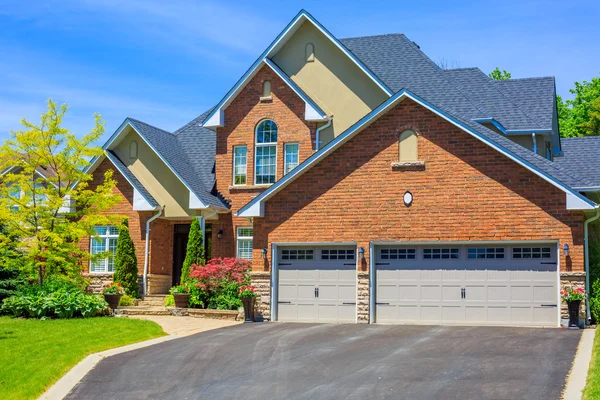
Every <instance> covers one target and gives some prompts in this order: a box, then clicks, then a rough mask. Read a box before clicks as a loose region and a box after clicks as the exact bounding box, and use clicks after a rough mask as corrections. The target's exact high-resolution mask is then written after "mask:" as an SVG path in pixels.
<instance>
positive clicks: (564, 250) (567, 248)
mask: <svg viewBox="0 0 600 400" xmlns="http://www.w3.org/2000/svg"><path fill="white" fill-rule="evenodd" d="M563 255H564V256H565V257H569V245H568V244H567V243H565V245H564V246H563Z"/></svg>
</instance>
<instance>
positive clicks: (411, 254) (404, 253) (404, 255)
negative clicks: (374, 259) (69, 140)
mask: <svg viewBox="0 0 600 400" xmlns="http://www.w3.org/2000/svg"><path fill="white" fill-rule="evenodd" d="M416 257H417V250H416V249H381V250H380V251H379V258H381V259H382V260H414V259H415V258H416Z"/></svg>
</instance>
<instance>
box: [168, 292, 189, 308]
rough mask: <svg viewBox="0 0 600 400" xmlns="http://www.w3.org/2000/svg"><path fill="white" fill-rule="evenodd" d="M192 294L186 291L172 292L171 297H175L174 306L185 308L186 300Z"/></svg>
mask: <svg viewBox="0 0 600 400" xmlns="http://www.w3.org/2000/svg"><path fill="white" fill-rule="evenodd" d="M191 296H192V295H191V294H188V293H180V294H174V295H173V298H174V299H175V307H177V308H187V305H188V301H189V299H190V297H191Z"/></svg>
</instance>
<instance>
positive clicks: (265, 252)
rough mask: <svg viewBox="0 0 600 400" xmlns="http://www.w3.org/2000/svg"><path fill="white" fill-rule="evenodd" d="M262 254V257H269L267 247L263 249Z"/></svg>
mask: <svg viewBox="0 0 600 400" xmlns="http://www.w3.org/2000/svg"><path fill="white" fill-rule="evenodd" d="M260 256H261V258H263V259H264V258H267V248H266V247H265V248H264V249H262V250H261V252H260Z"/></svg>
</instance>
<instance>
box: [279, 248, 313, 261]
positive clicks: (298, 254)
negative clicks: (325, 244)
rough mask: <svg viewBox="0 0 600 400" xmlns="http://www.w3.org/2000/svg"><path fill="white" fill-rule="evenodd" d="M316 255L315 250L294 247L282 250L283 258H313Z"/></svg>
mask: <svg viewBox="0 0 600 400" xmlns="http://www.w3.org/2000/svg"><path fill="white" fill-rule="evenodd" d="M313 257H314V251H313V250H306V249H293V250H281V259H282V260H312V259H313Z"/></svg>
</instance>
